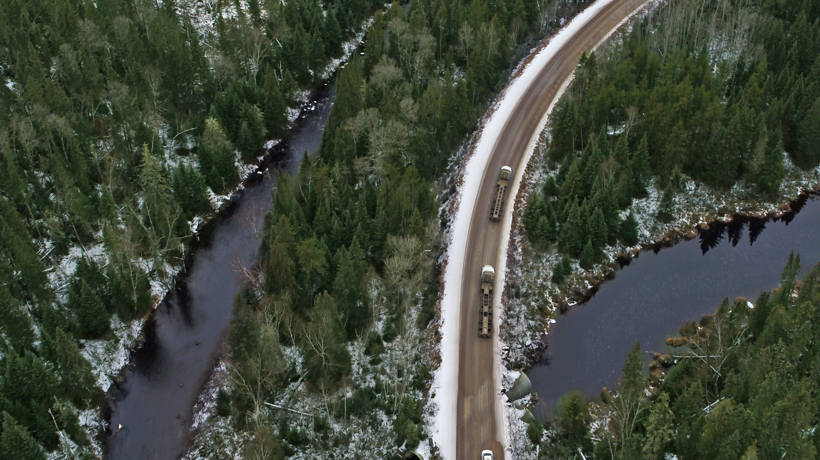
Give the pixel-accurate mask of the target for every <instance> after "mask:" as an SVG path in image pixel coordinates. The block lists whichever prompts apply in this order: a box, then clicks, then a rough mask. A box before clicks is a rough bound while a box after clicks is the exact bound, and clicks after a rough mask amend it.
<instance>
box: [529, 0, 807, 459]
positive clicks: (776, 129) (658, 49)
mask: <svg viewBox="0 0 820 460" xmlns="http://www.w3.org/2000/svg"><path fill="white" fill-rule="evenodd" d="M613 41H614V44H613V45H611V46H607V47H604V48H603V49H602V50H601V54H598V55H596V54H594V53H590V54H588V55H585V56H584V57H583V58H582V59H581V61H580V62H579V65H578V67H577V69H576V76H575V80H574V81H573V83H572V84H571V86H570V88H569V90H568V91H567V93H566V94H565V95H564V96H563V98H562V99H561V101H560V102H559V104H558V105H557V106H556V110H555V111H554V112H553V114H552V118H551V126H550V128H549V130H550V132H549V134H550V139H549V144H548V148H547V149H546V151H545V155H546V156H547V158H546V159H545V161H544V162H545V164H546V165H547V168H546V171H547V173H546V174H544V175H543V176H542V177H544V178H545V180H543V181H541V182H540V183H538V184H537V186H536V187H535V189H534V190H533V191H532V192H531V194H530V196H529V197H528V201H527V205H526V208H525V210H524V212H523V214H522V219H521V222H522V224H523V228H524V233H525V234H526V235H527V238H528V240H529V242H530V244H532V246H533V247H534V248H536V250H538V251H542V252H543V251H548V250H555V249H557V250H558V253H559V254H561V255H562V257H563V258H562V259H560V262H559V263H557V264H556V265H555V266H554V268H553V271H552V273H551V276H552V282H553V283H555V284H557V285H564V286H565V285H566V283H565V282H564V280H565V279H567V278H568V277H570V276H572V271H573V266H574V264H575V262H576V261H577V263H578V265H579V266H580V267H581V268H585V269H590V268H592V267H593V265H595V264H597V263H599V262H601V261H602V260H603V258H604V251H605V250H606V249H608V247H616V246H617V247H629V246H634V245H635V244H637V243H638V222H637V219H636V217H635V216H634V215H633V214H632V212H630V211H629V210H628V208H629V207H630V204H631V203H632V202H633V200H634V199H636V198H645V197H647V195H649V193H650V192H652V191H653V190H651V188H655V190H656V191H657V192H660V196H661V199H660V203H659V207H658V211H657V214H655V215H653V216H650V218H651V219H655V220H657V221H659V222H668V221H670V220H671V219H672V217H673V214H674V213H675V211H676V210H675V201H674V197H675V195H676V194H677V193H686V191H685V190H683V189H682V184H683V183H685V182H686V181H688V180H690V179H691V180H694V181H697V182H698V183H701V184H705V185H706V186H707V187H711V188H712V189H714V190H717V191H723V192H731V193H736V194H746V195H747V196H752V197H754V196H759V197H772V198H773V199H779V197H780V196H781V194H780V193H779V192H780V190H781V181H783V180H784V174H785V172H786V171H787V170H792V171H795V170H797V171H800V170H803V171H807V170H810V169H813V168H816V167H817V166H818V163H820V147H818V143H817V140H818V139H820V138H818V135H820V118H818V117H820V92H818V91H820V4H818V3H817V2H813V1H802V2H801V1H796V2H783V1H768V0H740V1H723V0H690V1H687V0H681V1H677V2H668V3H666V4H664V5H662V6H660V7H659V8H658V9H656V10H655V11H654V12H653V13H652V14H650V15H648V16H646V17H644V18H642V19H641V20H640V21H637V22H636V23H634V25H633V26H632V29H631V30H629V31H628V32H626V33H624V34H623V35H622V36H620V37H617V38H615V39H614V40H613ZM579 235H583V237H579ZM801 272H802V271H801V267H800V257H799V255H792V256H790V257H789V260H788V262H787V264H786V266H785V268H784V271H783V275H782V279H781V284H780V286H779V287H778V288H777V289H775V290H774V291H772V292H764V293H763V294H761V295H760V296H759V297H758V298H757V299H756V300H755V301H752V302H747V300H746V299H742V298H739V299H736V300H735V301H734V302H730V301H729V299H726V300H724V302H723V303H722V304H721V305H720V306H719V307H718V309H717V311H716V313H714V314H713V315H709V316H707V317H704V318H702V319H701V320H700V321H699V322H697V323H695V322H693V323H689V324H687V325H685V326H683V327H682V328H681V330H680V337H675V338H671V339H669V340H668V342H667V344H668V345H669V346H670V347H672V351H671V352H669V353H662V354H656V355H655V358H654V360H653V361H652V363H651V364H650V366H649V369H650V374H649V376H646V375H645V373H644V362H645V359H644V356H645V355H644V351H642V350H640V348H639V346H638V345H636V347H635V348H634V349H633V350H632V352H631V353H629V355H628V357H627V359H626V363H625V364H624V367H623V375H622V377H621V379H620V381H619V384H618V385H617V387H616V388H613V389H609V390H607V389H604V390H603V391H602V393H601V394H600V395H599V396H597V397H595V398H593V399H592V400H590V399H589V398H588V397H587V396H585V395H583V394H581V393H579V392H572V393H569V394H567V395H565V396H564V397H562V398H561V399H560V400H559V402H558V403H557V406H556V409H555V411H554V413H553V416H552V418H551V419H550V420H548V421H547V422H546V423H545V424H544V425H542V424H540V423H538V422H534V423H530V424H529V425H528V429H527V434H528V435H529V436H528V437H529V439H530V441H531V443H532V447H533V449H534V450H535V448H536V446H537V448H538V450H537V457H538V458H543V459H552V458H582V456H585V457H586V458H595V459H613V460H616V459H630V460H632V459H646V460H654V459H664V458H678V459H682V460H691V459H729V458H732V459H743V460H752V459H782V458H800V459H804V458H805V459H809V458H815V457H816V455H817V452H818V448H819V447H820V437H818V435H817V430H816V426H817V423H818V420H820V416H819V414H820V413H819V412H818V406H817V404H816V403H817V396H818V395H817V378H816V375H817V359H816V355H817V353H816V350H815V348H816V345H815V342H817V332H816V331H815V326H813V324H814V323H815V321H814V320H813V319H812V318H813V315H815V314H816V311H817V310H818V307H820V297H818V293H820V290H818V279H820V278H818V277H820V266H817V267H814V268H813V269H812V270H811V271H810V272H809V273H808V274H807V275H806V276H805V277H804V278H803V280H802V281H801V280H799V277H800V274H801ZM562 283H563V284H562Z"/></svg>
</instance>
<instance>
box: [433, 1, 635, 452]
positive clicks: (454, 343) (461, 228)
mask: <svg viewBox="0 0 820 460" xmlns="http://www.w3.org/2000/svg"><path fill="white" fill-rule="evenodd" d="M611 1H612V0H600V1H598V2H596V3H594V4H592V5H590V6H589V7H588V8H587V9H586V10H584V11H583V12H581V13H580V14H578V16H576V18H575V19H573V20H572V21H571V22H570V23H569V24H568V25H567V26H565V27H564V28H563V29H562V30H561V31H560V32H559V33H558V34H556V35H555V36H554V37H552V38H551V39H550V40H549V41H548V42H547V43H546V46H542V47H541V48H540V49H539V50H537V51H536V52H535V55H534V56H532V58H527V59H525V60H524V62H525V64H524V67H523V69H520V70H518V71H516V73H515V74H516V77H515V78H514V79H513V80H512V81H511V82H510V83H509V84H508V85H507V87H506V88H505V89H504V91H503V92H502V94H501V95H500V96H499V98H498V99H497V101H496V102H495V104H494V105H493V107H491V108H490V110H489V113H490V115H489V118H488V119H487V120H486V122H485V123H484V124H483V126H482V127H481V128H480V131H479V132H478V133H477V136H478V140H477V141H476V143H475V146H474V148H473V149H472V151H471V152H470V157H469V158H468V159H467V160H466V161H467V163H466V165H465V166H464V178H463V183H462V186H461V190H460V193H459V194H458V196H457V197H455V201H456V203H457V205H456V206H457V210H456V211H455V213H454V215H453V222H452V225H451V227H450V232H451V233H450V235H451V237H450V244H449V247H448V250H447V260H448V261H453V262H455V263H453V264H450V263H448V264H447V265H446V268H445V271H444V295H443V299H442V302H441V316H442V324H441V335H442V339H441V366H440V367H439V369H438V370H437V371H436V373H435V375H434V380H433V386H432V388H431V392H433V393H434V394H435V397H434V398H433V404H435V405H436V406H437V407H438V415H437V417H436V418H435V421H434V426H433V427H431V433H432V436H433V439H434V440H435V442H436V444H437V446H438V447H439V449H440V452H441V454H442V457H443V458H444V459H445V460H449V459H454V458H455V455H456V424H457V418H456V417H457V398H458V394H457V389H458V344H459V339H460V330H459V324H460V317H461V284H462V279H463V271H462V270H463V267H462V266H461V265H459V264H460V263H461V261H463V260H464V255H465V253H466V251H467V241H466V239H464V238H453V237H452V235H467V234H468V232H469V229H470V225H471V223H472V222H471V216H472V215H473V209H474V207H475V202H474V201H472V200H469V199H468V200H463V199H462V198H463V197H473V196H476V195H477V194H478V189H479V187H480V186H481V181H482V179H483V177H484V174H485V173H486V165H487V163H488V162H489V158H490V155H491V153H492V150H493V147H494V146H495V144H496V142H497V140H498V137H499V135H500V133H501V131H502V129H503V128H504V123H505V122H506V120H507V119H508V118H509V117H510V115H511V113H512V111H513V110H514V108H515V107H516V105H517V104H518V102H519V101H520V100H521V99H522V98H523V97H524V95H525V93H526V91H527V89H528V88H529V87H530V86H531V85H532V83H533V81H534V80H535V78H536V77H537V75H538V73H539V71H540V70H541V69H542V68H543V67H544V66H545V65H546V64H547V63H548V62H549V60H550V59H552V58H553V57H554V56H555V54H556V52H557V51H558V50H560V49H561V47H562V46H564V44H566V42H567V41H568V40H569V38H570V37H572V36H573V35H575V34H576V33H578V31H580V30H581V28H583V27H584V25H586V24H587V23H588V22H589V21H590V19H592V18H593V17H594V16H595V14H597V13H598V11H600V10H601V9H602V8H604V7H605V6H606V5H608V4H609V3H611ZM618 27H620V24H619V25H618ZM616 29H617V27H616V28H615V29H613V30H612V31H610V34H611V33H612V32H614V31H615V30H616ZM602 42H603V40H602ZM568 84H569V80H568V81H567V82H565V83H564V85H563V87H562V89H561V90H560V91H559V95H558V96H559V97H560V93H562V92H563V91H564V90H565V89H566V87H567V85H568ZM557 100H558V98H556V101H557ZM554 103H555V101H553V103H552V104H554ZM551 108H552V105H551V106H550V109H551ZM548 114H549V110H548V111H547V112H546V113H545V114H544V116H543V118H542V120H541V122H540V123H539V126H541V129H538V130H537V131H536V133H535V134H534V135H533V137H532V139H531V140H530V142H529V145H528V148H527V152H528V153H526V154H525V156H524V158H523V160H522V163H521V164H519V165H512V166H513V168H514V171H515V176H516V179H515V180H514V181H513V185H512V187H511V188H510V195H509V196H516V194H517V190H518V184H519V182H520V181H521V178H522V177H523V174H524V171H525V169H526V165H527V163H528V162H529V159H530V157H531V156H532V152H533V150H534V149H535V145H536V142H537V140H538V137H539V135H540V132H541V130H542V129H543V127H544V126H545V125H546V122H547V119H548ZM461 204H463V205H464V206H461ZM470 204H472V206H471V205H470ZM512 211H513V206H509V207H507V212H506V213H505V217H504V220H503V223H502V226H503V227H502V235H509V234H510V229H511V224H512ZM507 245H508V238H504V237H502V244H501V247H500V250H499V253H500V257H499V263H498V264H497V266H496V273H497V276H496V289H495V299H494V303H495V304H496V305H498V306H499V309H498V310H497V311H498V312H502V309H501V308H500V307H501V303H500V300H501V295H502V292H503V289H501V288H503V286H504V274H505V269H506V260H507V255H506V254H507ZM500 316H501V315H500V314H497V317H500ZM500 322H501V321H496V326H495V328H496V331H495V332H496V334H495V337H498V332H499V327H500ZM502 346H503V344H502V343H501V341H500V340H496V341H495V347H496V353H495V358H494V359H495V362H496V365H495V366H494V369H495V371H494V378H495V380H496V382H499V383H500V381H501V376H500V372H501V353H500V349H501V347H502ZM496 413H497V414H499V416H500V417H501V418H502V420H501V422H502V423H499V424H498V426H499V430H502V431H503V432H502V433H498V437H499V439H500V440H501V443H502V445H504V446H505V452H506V455H507V456H508V458H513V453H512V452H511V449H510V447H511V446H510V444H509V442H508V436H507V434H508V433H507V432H508V429H509V428H510V426H509V425H508V424H507V422H506V420H504V419H506V418H507V417H506V416H505V415H504V410H503V408H502V402H501V397H500V395H498V397H497V398H496ZM502 427H504V428H502Z"/></svg>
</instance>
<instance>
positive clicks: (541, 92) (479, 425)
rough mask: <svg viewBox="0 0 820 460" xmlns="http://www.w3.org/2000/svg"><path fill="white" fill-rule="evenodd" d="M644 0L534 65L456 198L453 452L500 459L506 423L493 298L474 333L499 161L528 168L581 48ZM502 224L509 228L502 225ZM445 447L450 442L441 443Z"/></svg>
mask: <svg viewBox="0 0 820 460" xmlns="http://www.w3.org/2000/svg"><path fill="white" fill-rule="evenodd" d="M643 3H644V1H643V0H612V1H611V2H610V3H609V4H608V5H606V6H603V7H602V8H601V9H600V11H598V12H597V14H595V16H593V17H592V18H590V19H589V21H588V22H587V24H586V25H585V26H584V27H582V28H580V29H579V30H578V31H577V32H576V33H574V34H572V35H571V36H570V37H568V38H567V40H566V42H565V43H564V45H563V46H562V47H561V48H560V50H559V51H557V52H556V53H555V54H554V56H553V57H552V58H551V59H550V60H549V61H548V62H547V63H546V65H544V66H543V67H542V68H541V70H540V71H539V73H538V75H537V76H536V78H535V79H534V80H533V82H532V83H531V84H530V86H529V88H527V89H526V91H525V92H524V93H523V95H521V96H520V99H519V101H518V103H517V105H516V106H515V109H514V110H513V111H512V113H511V114H510V116H509V117H508V118H507V120H506V122H505V125H504V129H503V130H502V131H501V133H500V135H499V136H498V139H497V141H496V143H495V146H494V147H493V151H492V154H491V156H490V160H489V161H488V162H487V163H486V165H485V168H484V173H483V177H482V179H481V186H480V188H479V192H478V195H477V196H474V197H466V196H465V197H463V198H462V200H461V205H463V206H470V205H472V214H471V217H470V225H469V232H468V234H467V235H464V236H462V235H454V236H453V239H454V240H456V239H460V238H464V237H466V239H467V242H466V247H467V250H466V251H465V253H464V259H463V260H462V261H458V260H451V261H450V263H451V264H461V266H462V267H463V275H462V285H461V315H460V332H461V333H460V339H459V362H458V366H459V368H458V401H457V419H456V420H457V427H456V432H457V433H456V438H457V439H456V442H457V446H456V458H457V459H458V460H478V459H479V458H480V454H481V451H482V450H484V449H491V450H492V451H493V452H494V454H495V458H496V460H498V459H503V458H504V451H503V446H502V441H503V435H504V434H503V427H502V423H503V422H502V420H503V418H502V414H501V413H500V407H501V405H500V404H497V402H498V400H499V398H500V397H501V394H500V391H501V388H500V387H499V385H500V381H499V380H500V379H499V378H498V375H499V374H498V371H499V370H498V369H496V368H495V367H496V366H495V365H496V362H497V361H496V359H495V350H496V349H497V347H496V345H495V344H496V341H497V337H498V321H497V318H498V316H499V309H498V304H497V303H495V308H494V319H496V321H494V328H495V333H494V334H493V338H492V339H486V338H480V337H478V306H479V290H480V276H481V268H482V267H483V266H484V265H492V266H493V267H498V265H499V248H500V247H502V248H503V247H506V244H504V243H505V242H504V241H502V239H503V238H509V222H505V220H506V221H508V220H509V219H510V215H511V212H512V200H513V199H514V195H513V194H512V192H514V191H515V189H517V187H512V190H510V193H508V196H507V205H506V212H505V213H506V216H505V219H504V220H502V222H493V221H491V220H490V219H489V216H490V207H491V205H492V200H493V195H494V193H495V184H496V182H497V181H498V174H499V171H500V170H501V167H502V166H504V165H509V166H512V168H513V174H514V176H515V177H516V178H520V174H519V172H520V171H521V170H522V169H523V168H525V167H526V164H522V163H525V159H526V158H527V157H528V155H527V151H528V149H531V148H532V140H533V139H535V138H536V136H538V134H539V132H540V131H541V129H542V128H543V117H544V115H545V114H546V112H547V110H548V109H549V107H550V105H551V104H552V102H553V101H554V99H555V98H556V97H557V96H558V94H559V92H560V90H561V88H562V86H563V85H564V83H565V82H566V81H567V79H568V78H570V76H571V75H572V72H573V71H574V70H575V65H576V64H577V62H578V59H579V58H580V56H581V54H582V53H583V52H585V51H589V50H591V49H593V48H594V47H595V46H596V45H597V44H598V43H600V42H601V40H603V39H604V38H605V37H606V36H607V35H608V34H609V33H610V32H611V31H612V30H613V29H614V28H615V27H617V26H618V24H620V23H621V22H622V21H623V20H624V19H625V18H626V17H628V16H629V15H630V14H631V13H633V12H634V11H635V10H636V9H637V8H638V7H639V6H640V5H642V4H643ZM505 224H506V231H504V230H505V228H504V225H505ZM495 286H496V289H495V291H496V292H495V298H496V301H497V300H498V299H500V296H501V288H502V287H503V272H501V273H498V276H497V277H496V283H495ZM444 450H445V451H446V450H448V449H444Z"/></svg>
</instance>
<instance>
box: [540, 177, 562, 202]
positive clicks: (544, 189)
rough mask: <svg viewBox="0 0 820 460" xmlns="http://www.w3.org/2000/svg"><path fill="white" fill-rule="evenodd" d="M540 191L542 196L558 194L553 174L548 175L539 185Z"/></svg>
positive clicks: (547, 196) (548, 196)
mask: <svg viewBox="0 0 820 460" xmlns="http://www.w3.org/2000/svg"><path fill="white" fill-rule="evenodd" d="M541 193H542V194H543V195H544V198H550V197H553V196H557V195H558V183H557V182H556V181H555V176H550V177H549V178H547V180H546V181H545V182H544V185H543V186H541Z"/></svg>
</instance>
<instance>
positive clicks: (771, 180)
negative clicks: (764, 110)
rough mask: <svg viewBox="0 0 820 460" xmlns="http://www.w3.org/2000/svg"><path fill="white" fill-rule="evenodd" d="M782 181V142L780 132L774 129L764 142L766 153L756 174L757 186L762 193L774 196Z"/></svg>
mask: <svg viewBox="0 0 820 460" xmlns="http://www.w3.org/2000/svg"><path fill="white" fill-rule="evenodd" d="M782 181H783V141H782V139H781V136H780V130H779V129H775V130H773V131H772V132H771V134H769V136H768V139H767V142H766V151H765V153H764V156H763V164H761V165H760V168H759V170H758V173H757V186H758V187H759V188H760V191H762V192H763V193H769V194H775V193H777V192H778V191H780V184H781V183H782Z"/></svg>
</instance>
